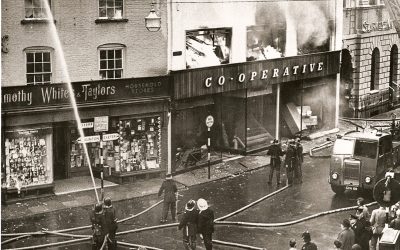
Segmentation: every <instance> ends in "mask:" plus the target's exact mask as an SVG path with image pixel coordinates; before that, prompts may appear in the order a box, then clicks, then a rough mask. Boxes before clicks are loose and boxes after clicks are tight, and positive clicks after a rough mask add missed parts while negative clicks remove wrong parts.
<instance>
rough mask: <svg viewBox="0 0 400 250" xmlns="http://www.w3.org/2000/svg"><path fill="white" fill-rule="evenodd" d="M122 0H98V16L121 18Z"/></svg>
mask: <svg viewBox="0 0 400 250" xmlns="http://www.w3.org/2000/svg"><path fill="white" fill-rule="evenodd" d="M123 5H124V4H123V0H99V18H108V19H121V18H122V15H123Z"/></svg>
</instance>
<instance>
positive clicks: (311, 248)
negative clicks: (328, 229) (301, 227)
mask: <svg viewBox="0 0 400 250" xmlns="http://www.w3.org/2000/svg"><path fill="white" fill-rule="evenodd" d="M301 237H302V238H303V241H304V245H303V247H302V248H301V250H318V247H317V245H315V243H314V242H312V241H311V234H310V233H309V232H308V231H305V232H304V233H303V234H302V235H301Z"/></svg>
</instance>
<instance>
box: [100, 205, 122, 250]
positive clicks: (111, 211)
mask: <svg viewBox="0 0 400 250" xmlns="http://www.w3.org/2000/svg"><path fill="white" fill-rule="evenodd" d="M103 211H104V212H103V213H104V219H105V224H106V226H105V232H104V233H105V235H107V234H108V240H107V246H108V249H109V250H114V249H117V240H116V239H115V233H116V232H117V227H118V224H117V218H116V216H115V208H114V207H113V205H112V204H111V199H110V198H105V199H104V206H103Z"/></svg>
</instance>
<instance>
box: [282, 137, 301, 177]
mask: <svg viewBox="0 0 400 250" xmlns="http://www.w3.org/2000/svg"><path fill="white" fill-rule="evenodd" d="M297 162H298V154H297V149H296V145H295V141H294V140H293V139H291V140H289V145H288V148H287V150H286V157H285V168H286V175H287V180H288V185H292V184H293V171H295V170H296V169H297Z"/></svg>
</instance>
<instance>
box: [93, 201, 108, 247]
mask: <svg viewBox="0 0 400 250" xmlns="http://www.w3.org/2000/svg"><path fill="white" fill-rule="evenodd" d="M90 221H91V223H92V234H93V237H92V249H93V250H97V249H100V248H101V246H102V245H103V242H104V237H105V219H104V214H103V207H102V205H101V204H100V203H97V204H96V205H94V209H93V210H92V212H91V215H90Z"/></svg>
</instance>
